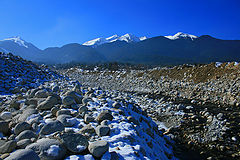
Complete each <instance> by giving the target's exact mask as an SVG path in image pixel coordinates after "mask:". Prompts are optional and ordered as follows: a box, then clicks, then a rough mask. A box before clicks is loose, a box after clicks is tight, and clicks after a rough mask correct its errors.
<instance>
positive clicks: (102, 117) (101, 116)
mask: <svg viewBox="0 0 240 160" xmlns="http://www.w3.org/2000/svg"><path fill="white" fill-rule="evenodd" d="M112 119H113V116H112V113H111V111H110V110H104V111H102V112H101V113H100V114H99V115H98V116H97V118H96V120H97V121H98V122H99V123H101V122H102V121H103V120H110V121H111V120H112Z"/></svg>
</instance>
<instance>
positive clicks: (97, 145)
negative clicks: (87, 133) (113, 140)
mask: <svg viewBox="0 0 240 160" xmlns="http://www.w3.org/2000/svg"><path fill="white" fill-rule="evenodd" d="M108 149H109V143H108V142H107V141H103V140H101V141H95V142H93V143H90V144H89V146H88V150H89V152H90V153H91V154H92V155H93V156H94V157H97V158H100V157H101V156H102V155H103V154H104V153H105V152H107V151H108Z"/></svg>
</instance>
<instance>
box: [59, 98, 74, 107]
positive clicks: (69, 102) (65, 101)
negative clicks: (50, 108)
mask: <svg viewBox="0 0 240 160" xmlns="http://www.w3.org/2000/svg"><path fill="white" fill-rule="evenodd" d="M62 103H63V104H64V105H66V106H70V105H72V104H75V100H74V98H73V97H71V96H65V97H64V98H63V99H62Z"/></svg>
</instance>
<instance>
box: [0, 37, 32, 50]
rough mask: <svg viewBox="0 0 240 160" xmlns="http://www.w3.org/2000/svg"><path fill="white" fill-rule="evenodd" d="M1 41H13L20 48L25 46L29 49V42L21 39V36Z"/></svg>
mask: <svg viewBox="0 0 240 160" xmlns="http://www.w3.org/2000/svg"><path fill="white" fill-rule="evenodd" d="M1 41H12V42H14V43H17V44H18V45H19V46H23V47H25V48H28V46H27V42H25V41H24V40H23V39H21V37H20V36H15V37H11V38H6V39H4V40H1Z"/></svg>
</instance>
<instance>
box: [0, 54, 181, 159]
mask: <svg viewBox="0 0 240 160" xmlns="http://www.w3.org/2000/svg"><path fill="white" fill-rule="evenodd" d="M1 58H2V59H1V63H3V64H4V67H6V68H7V69H5V68H1V70H2V72H1V74H2V75H3V76H1V79H2V83H4V85H3V86H1V89H2V91H3V92H1V99H0V159H6V160H38V159H42V160H54V159H56V160H57V159H66V160H94V159H96V160H98V159H102V160H110V159H120V160H121V159H128V160H133V159H149V160H150V159H151V160H152V159H153V160H160V159H162V160H163V159H172V160H174V159H177V158H176V156H175V155H174V153H173V146H174V141H172V140H171V138H170V136H168V135H166V134H164V132H165V130H163V129H162V130H160V129H161V127H159V126H158V125H157V124H156V123H155V122H154V121H153V120H152V118H151V117H149V116H148V115H147V110H146V111H143V110H142V108H141V107H143V106H142V105H141V106H140V105H139V101H138V95H133V94H130V93H124V92H119V91H106V90H103V89H101V88H100V87H86V86H83V85H81V83H79V82H78V81H75V80H74V81H71V80H69V78H66V77H62V76H59V75H58V74H56V73H54V72H52V71H51V70H47V71H46V70H43V69H40V67H39V66H37V65H35V64H33V63H32V62H28V61H25V60H23V59H21V58H19V57H16V56H13V55H11V54H7V55H6V54H5V55H2V57H1ZM14 64H15V65H14ZM21 68H23V69H22V70H21ZM37 68H38V70H37V71H36V70H35V69H37ZM24 70H27V72H25V71H24ZM19 72H20V73H19ZM23 72H24V73H25V74H23ZM9 73H11V75H12V76H13V77H14V76H15V75H19V76H21V77H22V79H23V80H22V81H24V83H17V82H16V83H15V81H14V78H12V79H11V80H10V81H8V78H7V77H6V74H9ZM28 75H31V76H28ZM51 75H55V77H54V76H51ZM34 77H35V78H36V80H35V78H34ZM34 82H35V83H37V82H39V83H37V84H36V85H32V84H33V83H34ZM6 85H8V86H9V87H6ZM12 87H14V88H18V89H14V92H13V90H12ZM5 93H8V94H7V95H6V94H5ZM11 93H14V94H11ZM163 127H164V126H163Z"/></svg>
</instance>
